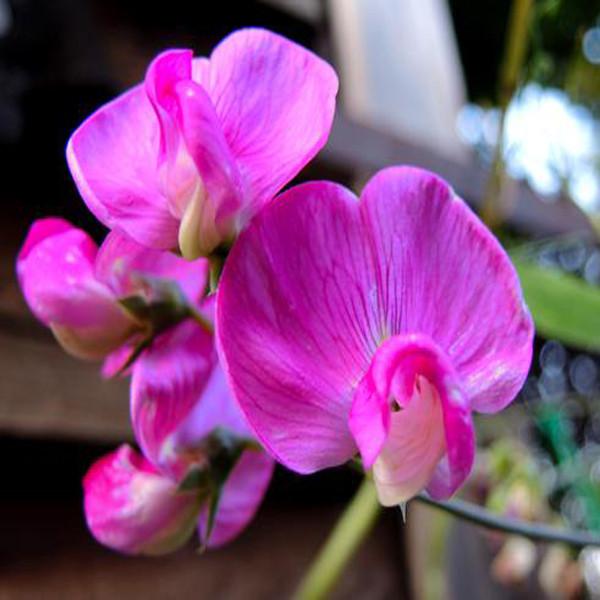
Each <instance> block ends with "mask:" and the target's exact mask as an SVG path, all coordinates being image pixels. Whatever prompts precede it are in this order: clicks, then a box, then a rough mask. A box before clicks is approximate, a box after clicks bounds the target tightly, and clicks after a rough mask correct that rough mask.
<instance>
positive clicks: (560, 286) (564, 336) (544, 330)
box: [513, 256, 600, 351]
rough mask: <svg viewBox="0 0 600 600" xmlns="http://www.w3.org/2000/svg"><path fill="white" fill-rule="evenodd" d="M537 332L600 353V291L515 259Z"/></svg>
mask: <svg viewBox="0 0 600 600" xmlns="http://www.w3.org/2000/svg"><path fill="white" fill-rule="evenodd" d="M513 262H514V265H515V267H516V269H517V271H518V273H519V277H520V278H521V286H522V288H523V294H524V296H525V301H526V302H527V305H528V306H529V309H530V310H531V314H532V316H533V319H534V321H535V326H536V329H537V331H538V332H539V333H541V334H542V335H543V336H544V337H546V338H552V339H556V340H559V341H561V342H563V343H565V344H567V345H569V346H575V347H577V348H581V349H585V350H592V351H600V288H599V287H596V286H592V285H589V284H588V283H586V282H585V281H584V280H582V279H580V278H579V277H576V276H574V275H570V274H567V273H563V272H562V271H560V270H558V269H554V268H547V267H540V266H539V265H538V264H536V263H534V262H532V261H531V260H528V259H525V258H521V257H514V256H513Z"/></svg>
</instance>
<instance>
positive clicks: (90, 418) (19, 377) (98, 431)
mask: <svg viewBox="0 0 600 600" xmlns="http://www.w3.org/2000/svg"><path fill="white" fill-rule="evenodd" d="M0 373H1V379H2V384H1V385H0V431H3V432H11V433H18V434H21V435H44V436H57V437H65V436H66V437H73V438H80V439H86V440H98V441H115V442H116V441H122V440H125V439H130V438H131V429H130V426H129V416H128V415H129V404H128V396H129V392H128V384H127V381H125V380H124V379H121V380H113V381H105V380H102V378H101V377H100V373H99V365H98V364H97V363H85V362H81V361H78V360H76V359H74V358H71V357H70V356H68V355H67V354H65V353H64V352H63V351H62V349H61V348H60V347H59V346H58V344H56V343H55V342H54V340H53V339H52V336H51V335H50V334H49V333H48V332H46V331H45V330H44V329H43V328H42V327H41V326H38V325H37V324H36V323H34V322H33V321H32V320H28V321H24V322H19V320H18V319H15V320H13V323H12V325H11V326H9V325H8V320H7V318H6V316H5V317H4V318H2V319H0Z"/></svg>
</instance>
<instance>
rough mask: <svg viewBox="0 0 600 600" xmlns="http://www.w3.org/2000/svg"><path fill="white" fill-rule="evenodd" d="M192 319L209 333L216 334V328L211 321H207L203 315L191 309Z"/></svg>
mask: <svg viewBox="0 0 600 600" xmlns="http://www.w3.org/2000/svg"><path fill="white" fill-rule="evenodd" d="M190 317H191V318H192V319H194V321H196V323H198V325H200V327H202V329H204V331H206V332H207V333H210V334H211V335H213V334H214V333H215V328H214V325H213V324H212V322H211V321H210V319H207V318H206V317H205V316H204V315H203V314H201V313H200V312H198V311H197V310H195V309H193V308H190Z"/></svg>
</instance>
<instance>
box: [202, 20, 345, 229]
mask: <svg viewBox="0 0 600 600" xmlns="http://www.w3.org/2000/svg"><path fill="white" fill-rule="evenodd" d="M210 70H211V73H210V87H209V88H207V91H208V92H209V95H210V97H211V98H212V100H213V102H214V105H215V109H216V112H217V115H218V117H219V120H220V121H221V124H222V127H223V131H224V134H225V138H226V139H227V142H228V144H229V147H230V148H231V150H232V152H233V155H234V156H235V158H236V160H237V162H238V165H239V167H240V169H241V171H242V176H243V178H244V179H245V180H246V181H247V183H248V187H249V198H250V202H251V205H250V207H249V208H248V210H247V216H246V219H247V218H249V217H250V216H251V215H252V213H253V212H254V211H255V210H257V209H258V208H259V207H260V206H261V205H262V204H263V203H264V202H265V201H267V200H269V199H270V198H272V197H273V195H274V194H275V193H276V192H277V191H278V190H280V189H281V188H282V187H283V185H285V184H286V183H287V182H289V181H290V180H291V179H292V178H293V177H294V176H295V175H296V174H297V173H298V172H299V171H300V170H301V169H302V167H304V166H305V165H306V164H307V163H308V162H309V161H310V160H311V159H312V158H313V157H314V156H315V155H316V153H317V152H318V151H319V150H320V149H321V148H322V147H323V146H324V145H325V142H326V141H327V137H328V135H329V131H330V129H331V124H332V121H333V113H334V109H335V96H336V93H337V88H338V80H337V77H336V74H335V72H334V70H333V69H332V68H331V67H330V66H329V65H328V64H327V63H326V62H324V61H323V60H321V59H320V58H318V57H317V56H316V55H314V54H313V53H312V52H309V51H308V50H306V49H305V48H302V47H301V46H298V45H297V44H295V43H293V42H291V41H289V40H287V39H285V38H283V37H281V36H279V35H276V34H274V33H271V32H269V31H265V30H262V29H243V30H240V31H236V32H234V33H232V34H231V35H230V36H228V37H227V38H225V39H224V40H223V41H222V42H221V43H220V44H219V45H218V46H217V47H216V48H215V50H214V51H213V53H212V54H211V57H210ZM204 77H206V74H204Z"/></svg>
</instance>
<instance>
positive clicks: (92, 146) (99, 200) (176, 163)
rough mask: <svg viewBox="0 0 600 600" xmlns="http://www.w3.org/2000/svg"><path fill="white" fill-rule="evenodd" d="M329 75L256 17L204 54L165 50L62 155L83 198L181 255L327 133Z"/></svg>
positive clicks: (204, 244) (265, 190)
mask: <svg viewBox="0 0 600 600" xmlns="http://www.w3.org/2000/svg"><path fill="white" fill-rule="evenodd" d="M336 92H337V77H336V75H335V72H334V71H333V69H332V68H331V67H330V66H329V65H328V64H327V63H325V62H324V61H322V60H321V59H319V58H318V57H317V56H315V55H314V54H312V53H311V52H309V51H307V50H305V49H304V48H302V47H300V46H298V45H296V44H294V43H292V42H290V41H289V40H286V39H285V38H283V37H281V36H279V35H276V34H273V33H270V32H268V31H264V30H260V29H245V30H240V31H237V32H235V33H233V34H231V35H230V36H229V37H227V38H225V39H224V40H223V41H222V42H221V43H220V44H219V45H218V46H217V47H216V48H215V49H214V51H213V53H212V54H211V56H210V59H207V58H197V59H193V57H192V52H191V51H190V50H168V51H166V52H164V53H162V54H160V55H159V56H158V57H157V58H156V59H155V60H154V61H153V62H152V64H151V65H150V67H149V69H148V72H147V74H146V80H145V82H144V84H142V85H138V86H137V87H135V88H133V89H131V90H129V91H128V92H126V93H125V94H123V95H122V96H120V97H118V98H117V99H116V100H114V101H113V102H111V103H109V104H107V105H106V106H104V107H102V108H101V109H99V110H98V111H97V112H96V113H94V114H93V115H92V116H91V117H90V118H89V119H88V120H87V121H85V122H84V123H83V124H82V125H81V126H80V127H79V129H78V130H77V131H76V132H75V133H74V134H73V136H72V137H71V139H70V141H69V144H68V147H67V159H68V162H69V166H70V168H71V173H72V174H73V177H74V178H75V181H76V183H77V186H78V188H79V191H80V192H81V195H82V196H83V198H84V200H85V202H86V204H87V205H88V207H89V208H90V210H91V211H92V212H93V213H94V214H95V215H96V217H97V218H98V219H100V221H102V222H103V223H104V224H105V225H106V226H107V227H109V228H111V229H118V230H121V231H123V232H126V233H127V234H128V235H129V236H130V237H132V238H134V239H135V240H137V241H138V242H139V243H140V244H144V245H146V246H149V247H154V248H159V249H163V250H174V249H179V250H180V251H181V253H182V254H183V255H184V256H185V257H186V258H196V257H198V256H200V255H206V254H208V253H210V252H211V250H213V249H214V248H215V247H216V246H218V245H219V244H220V243H221V242H227V241H229V240H231V239H232V238H233V237H234V236H235V235H236V234H237V232H238V231H239V230H240V229H241V228H242V227H243V226H244V225H245V224H246V222H247V221H248V220H249V219H250V218H251V217H252V215H253V214H254V213H255V212H256V211H257V210H258V209H259V208H260V207H261V206H262V205H263V204H264V203H265V202H266V201H268V200H269V199H271V198H272V197H273V196H274V195H275V193H276V192H277V191H278V190H280V189H281V188H282V186H284V185H285V184H286V183H287V182H289V181H290V180H291V179H292V178H293V177H294V176H295V175H296V174H297V173H298V172H299V171H300V169H301V168H302V167H303V166H304V165H306V164H307V163H308V162H309V161H310V160H311V159H312V158H313V157H314V156H315V154H316V153H317V152H318V151H319V150H320V149H321V148H322V146H323V145H324V144H325V141H326V140H327V136H328V134H329V130H330V128H331V123H332V119H333V113H334V107H335V95H336Z"/></svg>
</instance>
